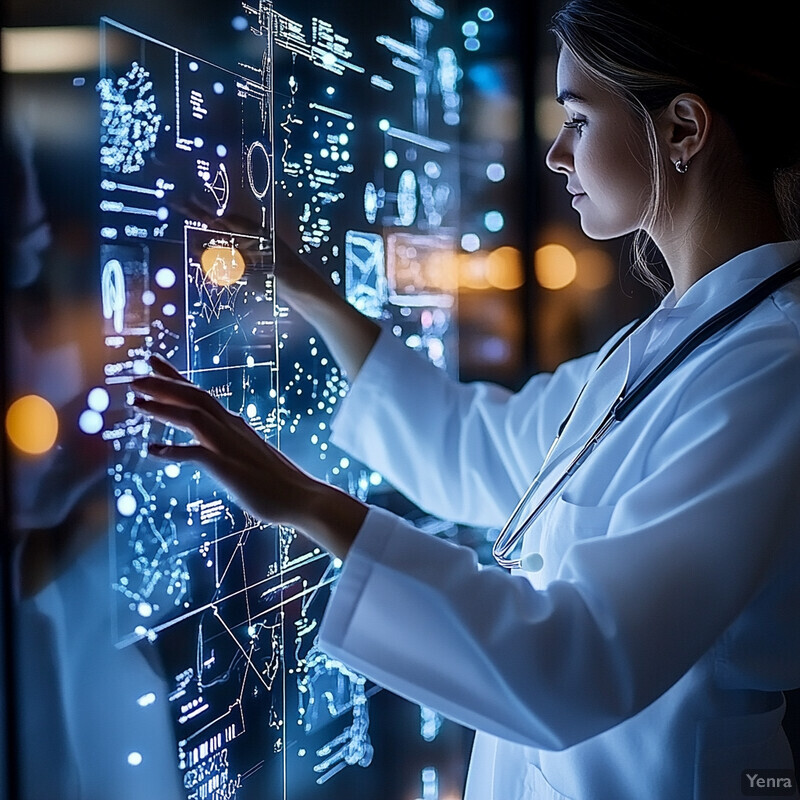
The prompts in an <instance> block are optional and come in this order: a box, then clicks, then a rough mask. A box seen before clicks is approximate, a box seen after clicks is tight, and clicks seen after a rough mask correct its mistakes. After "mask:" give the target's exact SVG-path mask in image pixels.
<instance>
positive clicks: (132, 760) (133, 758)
mask: <svg viewBox="0 0 800 800" xmlns="http://www.w3.org/2000/svg"><path fill="white" fill-rule="evenodd" d="M128 763H129V764H130V765H131V766H132V767H138V766H139V764H141V763H142V754H141V753H137V752H136V751H135V750H134V751H133V752H132V753H128Z"/></svg>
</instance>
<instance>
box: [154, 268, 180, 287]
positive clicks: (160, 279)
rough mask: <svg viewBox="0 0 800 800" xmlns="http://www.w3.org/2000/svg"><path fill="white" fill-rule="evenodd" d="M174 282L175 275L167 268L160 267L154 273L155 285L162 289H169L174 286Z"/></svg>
mask: <svg viewBox="0 0 800 800" xmlns="http://www.w3.org/2000/svg"><path fill="white" fill-rule="evenodd" d="M176 280H177V277H176V275H175V273H174V272H173V271H172V270H171V269H170V268H169V267H161V269H160V270H158V271H157V272H156V283H157V284H158V285H159V286H160V287H161V288H162V289H171V288H172V287H173V286H174V285H175V281H176Z"/></svg>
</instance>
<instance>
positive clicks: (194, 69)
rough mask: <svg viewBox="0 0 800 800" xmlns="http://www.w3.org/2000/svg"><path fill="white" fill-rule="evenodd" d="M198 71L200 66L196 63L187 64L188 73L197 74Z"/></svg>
mask: <svg viewBox="0 0 800 800" xmlns="http://www.w3.org/2000/svg"><path fill="white" fill-rule="evenodd" d="M198 69H200V65H199V64H198V63H197V62H196V61H190V62H189V71H190V72H197V70H198Z"/></svg>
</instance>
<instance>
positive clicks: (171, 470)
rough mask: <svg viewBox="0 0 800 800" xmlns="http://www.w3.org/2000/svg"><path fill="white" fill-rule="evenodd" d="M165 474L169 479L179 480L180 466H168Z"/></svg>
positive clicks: (165, 468)
mask: <svg viewBox="0 0 800 800" xmlns="http://www.w3.org/2000/svg"><path fill="white" fill-rule="evenodd" d="M164 474H165V475H166V476H167V477H168V478H177V477H178V475H180V474H181V466H180V464H167V466H166V467H164Z"/></svg>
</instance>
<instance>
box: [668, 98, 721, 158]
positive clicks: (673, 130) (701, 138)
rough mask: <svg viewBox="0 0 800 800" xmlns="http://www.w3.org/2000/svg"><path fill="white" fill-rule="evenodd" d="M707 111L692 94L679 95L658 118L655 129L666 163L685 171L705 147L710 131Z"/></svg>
mask: <svg viewBox="0 0 800 800" xmlns="http://www.w3.org/2000/svg"><path fill="white" fill-rule="evenodd" d="M711 119H712V114H711V109H710V108H709V107H708V104H707V103H706V101H705V100H703V98H702V97H699V96H698V95H696V94H688V93H684V94H679V95H677V96H676V97H674V98H673V99H672V102H671V103H670V104H669V106H667V108H666V109H665V110H664V111H663V112H662V113H661V114H660V115H659V119H658V122H659V130H660V132H661V135H662V141H663V142H664V146H665V147H666V152H667V155H668V156H669V160H670V161H671V162H672V163H673V164H675V165H676V166H677V167H678V170H679V171H685V168H686V167H687V166H688V164H689V162H690V161H691V160H692V159H693V158H694V157H695V156H697V154H698V153H699V152H700V151H701V150H702V149H703V147H705V145H706V142H707V141H708V136H709V131H710V129H711Z"/></svg>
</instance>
